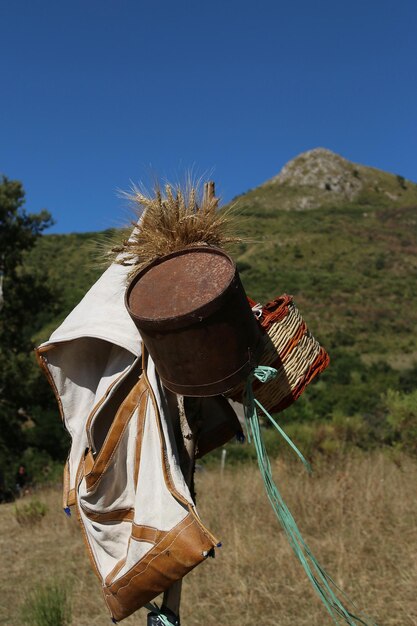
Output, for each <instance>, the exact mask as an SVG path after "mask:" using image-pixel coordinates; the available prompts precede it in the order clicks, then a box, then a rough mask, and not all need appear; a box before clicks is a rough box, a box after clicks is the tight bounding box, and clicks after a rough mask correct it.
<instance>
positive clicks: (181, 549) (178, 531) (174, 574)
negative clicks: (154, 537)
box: [103, 513, 215, 620]
mask: <svg viewBox="0 0 417 626" xmlns="http://www.w3.org/2000/svg"><path fill="white" fill-rule="evenodd" d="M214 545H215V544H213V542H212V541H211V539H209V538H208V537H207V535H206V533H205V532H203V529H202V528H201V525H200V523H199V522H198V520H197V519H196V518H195V517H194V515H193V514H192V513H189V514H188V515H187V516H186V517H185V518H184V520H183V521H182V522H180V523H179V524H178V525H177V526H175V528H173V529H172V530H170V531H168V532H166V533H165V534H164V536H163V537H162V538H161V539H160V541H159V542H158V543H156V544H155V545H154V546H153V547H152V548H151V549H150V550H149V552H147V554H145V556H144V557H143V558H142V559H141V560H140V561H139V562H138V563H136V564H135V565H134V567H132V568H131V569H130V570H129V571H128V572H126V573H125V574H123V576H121V577H120V578H119V579H117V580H116V581H115V582H113V583H111V584H105V585H104V587H103V593H104V598H105V600H106V603H107V606H108V607H109V609H110V612H111V614H112V616H113V617H114V618H115V619H116V620H121V619H124V618H125V617H128V615H131V614H132V613H133V612H134V611H136V610H137V609H139V608H141V607H142V606H144V605H145V604H146V603H147V602H149V601H150V600H152V599H153V598H155V597H156V596H157V595H159V594H160V593H161V592H162V591H165V589H168V588H169V587H171V585H172V584H173V583H174V582H175V581H177V580H179V579H181V578H183V576H185V575H186V574H187V573H188V572H189V571H190V570H192V569H193V568H194V567H195V566H196V565H198V564H199V563H201V561H203V560H204V559H205V557H206V555H207V552H209V551H210V550H211V549H212V548H213V547H214ZM119 571H120V570H119Z"/></svg>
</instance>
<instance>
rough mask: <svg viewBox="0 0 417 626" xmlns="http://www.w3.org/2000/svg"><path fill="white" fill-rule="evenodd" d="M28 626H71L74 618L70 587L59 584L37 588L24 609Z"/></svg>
mask: <svg viewBox="0 0 417 626" xmlns="http://www.w3.org/2000/svg"><path fill="white" fill-rule="evenodd" d="M22 618H23V622H24V624H25V625H26V626H69V625H70V623H71V618H72V608H71V599H70V594H69V589H68V586H66V585H62V584H59V583H58V582H51V583H47V584H45V585H43V586H39V587H37V588H36V589H35V590H34V591H33V592H32V593H31V594H30V595H29V596H28V597H27V598H26V601H25V603H24V605H23V608H22Z"/></svg>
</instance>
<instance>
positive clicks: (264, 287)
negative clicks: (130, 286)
mask: <svg viewBox="0 0 417 626" xmlns="http://www.w3.org/2000/svg"><path fill="white" fill-rule="evenodd" d="M323 153H324V157H323ZM298 159H299V160H298V161H297V160H295V161H296V162H295V165H294V162H291V163H290V164H288V165H287V166H286V168H284V170H283V173H284V176H281V174H282V173H281V174H280V175H279V176H277V177H275V179H272V180H271V181H268V182H267V183H266V184H264V185H262V186H260V187H258V188H257V189H254V190H251V191H249V192H248V193H246V194H243V195H242V196H240V197H239V198H237V199H235V201H234V202H233V204H235V205H236V208H235V210H236V211H237V212H238V215H239V218H238V224H239V229H240V231H241V232H240V234H241V235H243V236H244V237H245V238H246V240H249V242H247V243H244V244H240V245H238V246H237V248H236V249H235V250H234V251H233V254H234V258H235V259H236V261H237V265H238V268H239V270H240V273H241V277H242V280H243V283H244V286H245V288H246V291H247V293H248V295H250V296H251V297H252V298H254V299H255V300H257V301H259V302H266V301H267V300H268V299H271V298H273V297H275V296H277V295H279V294H282V293H284V292H286V293H289V294H292V295H294V297H295V301H296V303H297V305H298V308H299V309H300V311H301V313H302V315H303V317H304V318H305V320H306V322H307V323H308V325H309V327H310V330H311V331H312V332H313V334H314V335H315V336H316V337H317V338H318V339H319V341H320V342H321V343H322V344H323V345H324V346H325V347H326V349H327V350H328V352H329V354H330V357H331V364H330V367H329V368H328V369H327V370H326V371H325V372H324V374H323V375H322V376H321V378H320V380H319V381H318V382H316V383H315V384H313V385H311V386H310V388H309V389H308V390H307V391H306V393H305V394H304V395H303V396H302V398H301V399H300V400H299V401H298V402H297V403H296V404H295V405H293V406H292V407H291V408H290V409H288V410H287V411H286V412H285V414H284V415H280V421H281V422H283V423H287V427H288V429H289V431H290V432H292V434H293V435H294V436H295V437H296V440H297V441H298V443H299V444H300V445H301V447H302V448H303V449H304V451H306V452H308V453H311V454H315V453H316V452H317V451H319V452H326V453H328V452H331V451H332V450H334V449H336V448H340V444H341V442H342V443H343V445H345V444H350V443H353V444H356V445H361V446H366V447H368V446H373V445H381V444H389V445H391V446H392V445H393V444H396V445H400V446H401V447H405V448H410V445H409V441H411V439H410V437H409V436H408V434H407V433H409V429H410V428H415V431H416V433H417V397H415V396H410V395H409V394H411V393H412V392H413V391H414V390H415V388H416V381H417V335H416V332H415V329H416V327H417V294H416V290H415V284H416V277H417V254H416V253H417V237H416V235H417V186H416V185H415V184H414V183H410V182H409V181H405V180H404V179H403V178H402V177H401V176H396V175H391V174H387V173H385V172H379V171H378V170H373V169H372V168H366V167H364V166H355V165H354V164H350V163H349V162H347V161H345V160H344V159H341V157H338V156H337V155H332V153H329V151H318V153H317V151H313V158H311V153H306V154H305V155H301V156H300V157H298ZM300 159H301V161H300ZM317 159H318V160H317ZM309 160H310V161H311V167H312V171H313V172H315V174H314V178H311V176H310V174H309V169H308V167H309ZM300 163H301V169H300ZM320 168H321V169H320ZM300 172H301V174H300ZM300 176H301V179H300ZM280 177H281V178H280ZM352 179H354V180H355V181H357V180H359V181H360V185H359V184H356V183H355V182H353V183H352ZM313 183H314V184H313ZM328 187H330V189H329V188H328ZM326 193H328V194H330V195H329V196H326V195H325V196H324V197H325V198H326V201H322V200H320V199H321V198H322V197H323V194H326ZM306 198H307V200H306ZM313 200H314V201H313ZM314 202H316V203H317V202H321V204H320V205H319V206H314ZM301 205H303V206H305V207H307V208H304V209H303V208H300V206H301ZM283 207H284V208H283ZM110 234H111V233H110V232H107V233H83V234H71V235H46V236H43V237H41V238H40V239H39V241H38V243H37V245H36V247H35V248H34V249H33V250H31V251H30V253H29V254H28V255H27V257H26V261H25V262H26V264H27V266H30V267H31V268H36V272H37V273H39V275H42V276H43V277H44V279H45V280H46V281H47V283H48V285H49V286H50V287H51V289H52V290H53V291H54V293H55V296H56V298H55V299H56V303H55V305H54V307H51V308H48V309H47V310H45V311H44V315H43V316H42V318H40V319H39V323H38V327H37V329H36V332H35V335H34V340H35V342H36V343H40V342H41V341H43V340H45V339H47V338H48V336H49V335H50V333H51V332H52V330H54V328H55V327H56V326H57V325H58V324H59V323H60V322H61V321H62V319H63V318H64V317H65V315H66V314H67V313H68V312H69V311H70V310H71V309H72V308H73V307H74V306H75V305H76V304H77V302H78V301H79V300H80V299H81V297H82V296H83V295H84V293H85V292H86V290H87V289H88V288H89V287H90V286H91V285H92V283H93V282H94V281H95V279H96V278H97V277H98V276H99V274H100V273H101V271H102V268H101V269H100V268H99V267H98V264H97V258H96V256H97V253H94V251H93V250H94V249H97V247H96V246H95V245H93V244H95V242H97V241H100V240H104V239H105V238H106V237H108V236H109V235H110ZM389 390H390V391H389ZM387 392H389V393H388V395H387ZM390 394H391V395H390ZM396 394H397V395H396ZM410 398H411V399H410ZM51 402H52V399H51ZM407 407H408V408H407ZM410 407H411V408H410ZM393 411H394V412H395V415H394V416H393V415H392V413H393ZM407 411H408V412H407ZM396 415H402V416H403V417H401V418H400V417H398V419H397V421H396V417H395V416H396ZM404 415H405V417H404ZM410 415H411V418H410ZM407 416H408V417H407ZM410 419H411V422H410ZM398 420H399V421H398ZM401 420H402V421H401ZM407 420H408V421H407ZM323 424H324V426H323ZM410 424H411V426H410ZM414 424H416V425H414ZM407 428H408V430H407ZM414 439H415V438H414ZM237 454H241V453H240V452H239V453H237Z"/></svg>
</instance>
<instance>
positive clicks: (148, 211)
mask: <svg viewBox="0 0 417 626" xmlns="http://www.w3.org/2000/svg"><path fill="white" fill-rule="evenodd" d="M124 195H125V196H126V197H127V198H128V199H129V200H130V201H132V202H133V204H134V206H135V210H136V213H137V222H133V224H134V226H135V228H134V230H133V232H132V233H131V235H130V237H129V238H125V239H124V240H123V241H122V242H121V243H120V244H118V245H113V247H112V248H111V250H110V253H109V255H108V256H109V257H112V256H113V260H115V261H116V262H117V263H121V264H123V265H130V266H132V272H131V273H130V275H132V274H135V273H136V272H137V271H139V270H140V269H141V268H142V267H144V266H145V265H147V264H148V263H150V262H151V261H153V260H154V259H156V258H159V257H161V256H164V255H166V254H169V253H171V252H176V251H177V250H182V249H184V248H187V247H189V246H195V245H209V246H217V247H221V248H222V247H224V246H225V245H227V244H230V243H238V242H240V241H241V239H240V238H239V237H237V236H236V235H234V234H233V233H232V227H233V226H234V224H235V221H236V220H235V215H234V214H233V213H232V211H231V209H227V210H225V209H223V210H219V198H217V197H215V195H214V184H213V183H206V184H205V186H204V192H203V193H202V191H201V186H198V185H191V184H190V185H187V186H186V188H185V190H182V189H181V187H180V186H179V185H178V186H172V185H170V184H167V185H165V188H164V190H161V188H160V187H156V189H155V190H154V193H153V194H152V195H146V194H145V193H144V192H142V191H141V190H140V189H139V188H137V187H134V188H133V191H132V192H131V193H126V194H124Z"/></svg>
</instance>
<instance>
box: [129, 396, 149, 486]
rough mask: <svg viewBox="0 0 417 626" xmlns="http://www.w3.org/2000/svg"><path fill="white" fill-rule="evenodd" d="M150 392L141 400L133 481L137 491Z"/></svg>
mask: <svg viewBox="0 0 417 626" xmlns="http://www.w3.org/2000/svg"><path fill="white" fill-rule="evenodd" d="M148 400H149V390H148V389H146V394H143V395H142V396H141V398H140V403H139V411H138V421H137V429H136V449H135V470H134V472H135V473H134V475H133V480H134V484H135V491H136V487H137V484H138V476H139V466H140V457H141V452H142V441H143V431H144V429H145V422H146V412H147V408H148Z"/></svg>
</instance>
